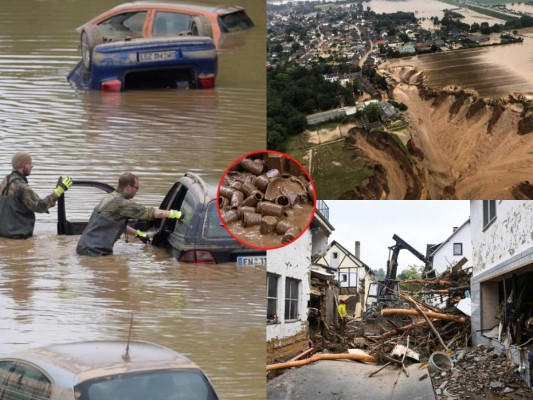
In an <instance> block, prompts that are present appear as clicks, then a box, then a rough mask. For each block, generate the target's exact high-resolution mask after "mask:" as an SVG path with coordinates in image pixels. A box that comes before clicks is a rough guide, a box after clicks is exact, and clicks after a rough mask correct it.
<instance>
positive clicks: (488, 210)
mask: <svg viewBox="0 0 533 400" xmlns="http://www.w3.org/2000/svg"><path fill="white" fill-rule="evenodd" d="M495 218H496V200H483V229H485V228H486V227H487V225H489V224H490V223H491V222H492V221H493V220H494V219H495Z"/></svg>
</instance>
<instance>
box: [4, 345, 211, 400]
mask: <svg viewBox="0 0 533 400" xmlns="http://www.w3.org/2000/svg"><path fill="white" fill-rule="evenodd" d="M0 399H1V400H49V399H50V400H179V399H184V400H185V399H187V400H217V399H218V397H217V395H216V393H215V390H214V389H213V386H212V385H211V383H210V382H209V379H208V378H207V377H206V375H205V374H204V373H203V372H202V370H201V369H200V368H199V367H198V366H197V365H196V364H195V363H193V362H192V361H191V360H189V359H188V358H186V357H184V356H183V355H181V354H179V353H176V352H175V351H173V350H171V349H169V348H167V347H164V346H160V345H156V344H153V343H149V342H141V341H132V342H130V343H129V344H128V343H127V342H125V341H94V342H79V343H69V344H58V345H51V346H46V347H40V348H37V349H32V350H28V351H26V352H20V353H15V354H9V355H3V354H0Z"/></svg>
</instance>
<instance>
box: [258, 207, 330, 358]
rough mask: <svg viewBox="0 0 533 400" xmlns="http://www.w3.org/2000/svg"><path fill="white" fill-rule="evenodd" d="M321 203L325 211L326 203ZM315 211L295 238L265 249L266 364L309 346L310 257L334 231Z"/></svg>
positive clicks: (319, 250)
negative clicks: (309, 221) (310, 219)
mask: <svg viewBox="0 0 533 400" xmlns="http://www.w3.org/2000/svg"><path fill="white" fill-rule="evenodd" d="M320 205H321V206H322V207H324V208H320V209H322V212H323V213H325V214H327V206H326V205H325V203H324V202H320ZM318 210H319V208H317V212H316V213H315V216H314V217H313V221H312V223H311V225H310V227H309V229H308V230H307V231H306V232H304V234H303V235H302V236H301V237H300V238H299V239H298V240H296V241H294V242H293V243H291V244H290V245H288V246H285V247H282V248H280V249H276V250H269V251H267V327H266V328H267V329H266V333H267V363H268V362H273V361H275V360H283V359H287V358H290V357H293V356H294V355H297V354H299V353H301V352H302V351H304V350H306V349H307V348H308V346H309V321H308V317H309V306H308V305H309V303H310V301H311V294H312V291H313V288H312V285H311V279H312V274H311V265H312V260H313V258H314V257H319V256H320V254H321V253H323V252H324V251H326V249H327V243H328V237H329V235H330V234H331V233H332V231H333V227H332V226H331V224H330V223H329V222H328V220H327V218H326V217H325V216H324V215H323V214H322V213H321V212H320V211H318ZM325 295H326V293H324V296H325Z"/></svg>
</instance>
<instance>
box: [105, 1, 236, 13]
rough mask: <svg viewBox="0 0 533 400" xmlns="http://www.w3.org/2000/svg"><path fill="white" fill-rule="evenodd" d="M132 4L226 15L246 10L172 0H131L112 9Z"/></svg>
mask: <svg viewBox="0 0 533 400" xmlns="http://www.w3.org/2000/svg"><path fill="white" fill-rule="evenodd" d="M132 6H142V7H151V8H169V7H176V8H188V9H190V10H192V11H197V12H203V13H215V14H219V15H225V14H230V13H232V12H235V11H240V10H244V8H243V7H240V6H205V5H197V4H187V3H175V2H170V1H147V0H140V1H131V2H128V3H123V4H120V5H118V6H115V7H113V8H112V10H117V9H121V8H128V7H132Z"/></svg>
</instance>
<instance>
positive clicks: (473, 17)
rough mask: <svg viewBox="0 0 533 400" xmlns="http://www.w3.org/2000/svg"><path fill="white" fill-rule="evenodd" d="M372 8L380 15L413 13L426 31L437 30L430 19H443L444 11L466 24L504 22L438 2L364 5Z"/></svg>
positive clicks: (378, 0)
mask: <svg viewBox="0 0 533 400" xmlns="http://www.w3.org/2000/svg"><path fill="white" fill-rule="evenodd" d="M366 7H370V9H371V10H372V11H374V12H376V13H378V14H381V13H394V12H397V11H404V12H413V13H415V16H416V17H417V18H419V19H420V20H421V25H422V27H423V28H426V29H435V26H434V25H433V22H432V21H430V20H429V19H430V18H431V17H439V19H440V18H442V17H443V16H444V10H446V9H447V10H452V9H453V10H454V11H456V12H458V13H460V14H462V15H464V17H465V18H463V19H461V21H462V22H464V23H465V24H473V23H474V22H477V23H478V24H480V23H481V22H488V23H489V25H494V24H501V23H503V22H504V21H502V20H501V19H498V18H494V17H489V16H487V15H483V14H479V13H476V12H474V11H472V10H469V9H467V8H458V7H456V6H454V5H452V4H448V3H444V2H442V1H437V0H429V1H427V0H401V1H398V0H371V1H368V2H366V3H364V9H365V10H366Z"/></svg>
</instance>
